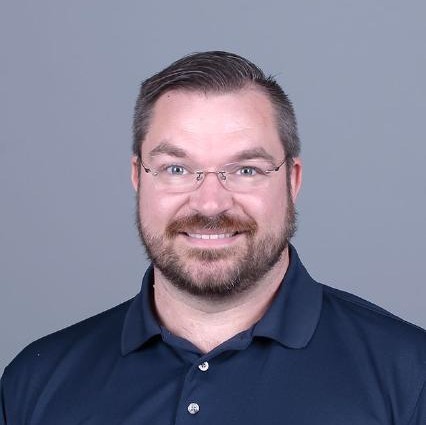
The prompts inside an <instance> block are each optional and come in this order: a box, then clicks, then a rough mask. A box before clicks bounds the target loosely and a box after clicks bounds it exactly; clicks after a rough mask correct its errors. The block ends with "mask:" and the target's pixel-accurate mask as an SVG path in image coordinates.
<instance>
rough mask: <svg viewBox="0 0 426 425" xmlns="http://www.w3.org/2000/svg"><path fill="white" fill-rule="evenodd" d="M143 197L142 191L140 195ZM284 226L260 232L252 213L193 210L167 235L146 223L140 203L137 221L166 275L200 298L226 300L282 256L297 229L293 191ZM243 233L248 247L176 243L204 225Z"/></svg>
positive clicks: (156, 263)
mask: <svg viewBox="0 0 426 425" xmlns="http://www.w3.org/2000/svg"><path fill="white" fill-rule="evenodd" d="M137 198H138V200H139V191H138V194H137ZM287 198H288V200H287V201H288V202H287V211H286V214H285V215H284V218H283V223H282V225H281V228H280V231H279V232H278V233H277V232H275V233H272V232H270V233H267V234H265V235H263V236H259V237H257V232H258V225H257V223H256V221H255V220H254V219H252V218H246V219H242V218H238V217H235V216H232V215H229V214H227V213H222V214H219V215H217V216H214V217H206V216H203V215H200V214H194V215H191V216H187V217H181V218H177V219H175V220H173V221H171V222H170V223H169V225H168V226H167V227H166V230H165V232H164V235H157V234H153V233H152V232H150V230H149V229H148V228H147V227H146V226H144V224H143V222H142V219H141V214H140V209H139V207H138V205H139V203H138V202H137V207H136V210H137V211H136V225H137V228H138V231H139V236H140V239H141V242H142V244H143V245H144V247H145V250H146V253H147V255H148V258H149V259H150V260H151V261H152V263H153V265H154V266H155V267H156V268H157V269H158V270H159V271H160V272H161V273H162V274H163V276H164V277H165V278H166V279H167V280H168V281H169V282H170V283H172V284H173V285H174V286H175V287H177V288H178V289H180V290H182V291H184V292H186V293H188V294H191V295H195V296H197V297H202V298H209V299H224V298H230V297H232V296H235V295H237V294H239V293H242V292H244V291H247V290H248V289H250V288H252V287H253V286H255V285H256V283H257V282H258V281H259V280H260V279H262V278H263V277H264V276H265V275H266V274H267V273H268V272H269V271H270V270H271V269H272V268H273V267H274V266H275V265H276V264H277V262H278V261H279V260H280V258H281V256H282V253H283V252H284V250H285V249H286V248H287V247H288V243H289V241H290V239H291V238H292V237H293V236H294V234H295V232H296V227H297V226H296V215H297V213H296V210H295V206H294V203H293V200H292V198H291V196H290V193H288V194H287ZM203 229H204V230H209V231H214V230H217V231H218V233H231V234H235V233H237V234H242V235H243V237H244V238H245V239H246V240H245V244H244V246H241V245H240V244H238V246H237V247H236V246H234V247H225V248H214V249H202V248H187V247H184V248H181V249H180V250H179V251H178V250H177V249H176V247H174V245H173V241H174V240H175V239H176V238H177V237H178V236H179V235H182V234H187V233H191V232H193V233H200V231H201V230H203Z"/></svg>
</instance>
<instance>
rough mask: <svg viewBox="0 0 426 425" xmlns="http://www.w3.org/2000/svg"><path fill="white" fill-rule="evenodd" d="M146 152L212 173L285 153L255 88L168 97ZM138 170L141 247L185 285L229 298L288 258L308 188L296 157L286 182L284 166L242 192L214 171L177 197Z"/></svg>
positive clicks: (149, 161)
mask: <svg viewBox="0 0 426 425" xmlns="http://www.w3.org/2000/svg"><path fill="white" fill-rule="evenodd" d="M141 153H142V161H143V162H144V165H145V166H147V167H148V168H155V167H158V166H159V165H161V164H175V165H179V166H180V165H184V166H190V167H192V168H193V169H194V170H207V171H217V170H221V166H223V165H224V164H228V163H231V162H235V161H236V159H238V158H244V159H245V160H246V159H250V158H252V159H259V156H265V155H266V156H270V157H271V158H273V163H274V164H275V165H278V164H279V163H281V161H282V160H283V159H284V156H285V154H284V149H283V146H282V143H281V141H280V139H279V135H278V131H277V125H276V122H275V116H274V110H273V108H272V105H271V102H270V101H269V99H268V98H267V96H266V95H265V94H264V93H262V92H261V91H259V90H256V89H244V90H241V91H237V92H234V93H228V94H207V95H206V94H203V93H196V92H187V91H170V92H167V93H165V94H164V95H162V96H161V97H160V98H159V99H158V101H157V102H156V104H155V107H154V110H153V114H152V118H151V122H150V126H149V130H148V133H147V136H146V139H145V140H144V141H143V144H142V152H141ZM243 163H244V161H243ZM132 167H133V168H132V182H133V185H134V187H135V189H136V190H137V193H138V211H137V223H138V229H139V233H140V236H141V239H142V242H143V243H144V245H145V247H146V250H147V253H148V255H149V257H150V259H151V260H152V261H153V263H154V266H155V267H156V269H157V270H158V271H160V272H161V273H162V274H163V276H164V277H166V278H167V279H168V280H169V281H170V282H171V283H172V284H174V285H176V286H177V287H179V288H180V289H182V290H184V291H187V292H189V293H191V294H194V295H198V296H205V297H225V296H226V297H229V296H231V295H234V294H236V293H240V292H242V291H244V290H246V289H248V288H250V287H252V286H253V285H255V284H256V282H258V281H259V280H260V279H261V278H262V277H263V276H264V275H265V274H266V273H267V272H268V271H269V270H271V268H273V267H277V266H278V265H279V264H280V262H281V263H282V262H283V261H284V260H283V256H282V253H283V251H284V250H285V249H286V248H287V242H288V239H289V238H290V237H291V236H292V233H293V231H294V227H295V211H294V204H293V201H294V199H295V197H296V195H297V192H298V190H299V187H300V182H301V164H300V161H299V160H298V159H297V158H296V159H295V160H294V164H293V166H292V167H291V172H290V175H289V178H288V179H287V178H286V171H287V170H286V167H287V164H285V165H284V166H283V167H281V168H280V170H279V171H278V172H274V173H271V175H270V176H267V177H265V178H266V179H267V183H266V184H264V185H261V186H260V187H256V188H253V190H250V191H249V192H247V191H245V192H244V193H242V192H239V191H231V190H228V189H227V188H226V187H224V186H223V185H222V184H221V182H220V181H219V179H218V178H217V176H216V175H215V174H214V173H211V174H207V175H205V177H204V181H203V182H202V184H201V185H198V186H197V187H195V189H194V190H192V191H189V192H188V191H187V192H184V193H170V191H168V190H167V188H165V187H164V186H163V187H159V185H158V180H157V182H156V181H155V179H158V176H154V175H153V174H152V173H145V171H144V170H143V169H142V171H141V170H140V169H139V166H138V162H137V160H136V158H133V162H132ZM180 170H181V169H180V168H179V171H180ZM194 179H195V177H194ZM156 183H157V184H156Z"/></svg>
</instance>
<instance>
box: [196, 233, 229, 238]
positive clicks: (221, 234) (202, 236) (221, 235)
mask: <svg viewBox="0 0 426 425" xmlns="http://www.w3.org/2000/svg"><path fill="white" fill-rule="evenodd" d="M188 236H189V237H190V238H195V239H225V238H230V237H232V236H233V233H220V234H218V235H204V234H200V233H188Z"/></svg>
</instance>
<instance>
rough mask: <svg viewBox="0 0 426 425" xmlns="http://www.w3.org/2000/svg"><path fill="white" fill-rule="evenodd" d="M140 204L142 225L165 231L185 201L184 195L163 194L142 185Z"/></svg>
mask: <svg viewBox="0 0 426 425" xmlns="http://www.w3.org/2000/svg"><path fill="white" fill-rule="evenodd" d="M138 202H139V212H140V217H141V221H142V225H143V226H147V227H149V228H150V229H152V230H157V231H163V230H164V229H165V228H166V226H167V225H168V224H169V223H170V221H171V220H172V219H173V218H174V217H176V216H177V214H178V212H179V210H180V208H181V206H182V204H183V203H184V202H185V201H184V200H183V199H182V195H176V194H174V195H167V194H162V193H159V192H158V191H157V190H155V188H153V187H150V186H148V185H147V186H146V187H143V185H141V187H140V191H139V200H138Z"/></svg>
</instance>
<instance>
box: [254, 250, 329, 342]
mask: <svg viewBox="0 0 426 425" xmlns="http://www.w3.org/2000/svg"><path fill="white" fill-rule="evenodd" d="M289 255H290V263H289V266H288V268H287V272H286V274H285V276H284V279H283V281H282V284H281V286H280V288H279V289H278V292H277V294H276V296H275V299H274V301H273V302H272V304H271V306H270V307H269V309H268V311H267V312H266V313H265V315H264V316H263V317H262V319H261V320H260V321H259V322H258V323H257V324H256V325H255V326H254V329H253V334H252V335H253V336H254V337H256V336H258V337H266V338H272V339H274V340H276V341H278V342H279V343H280V344H282V345H284V346H286V347H290V348H303V347H306V345H308V343H309V341H310V339H311V338H312V336H313V334H314V332H315V329H316V327H317V325H318V322H319V318H320V314H321V307H322V285H321V284H319V283H317V282H315V281H314V280H313V279H312V278H311V276H310V275H309V274H308V272H307V271H306V269H305V267H304V266H303V264H302V262H301V261H300V259H299V256H298V254H297V251H296V249H295V248H294V246H293V245H289Z"/></svg>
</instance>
